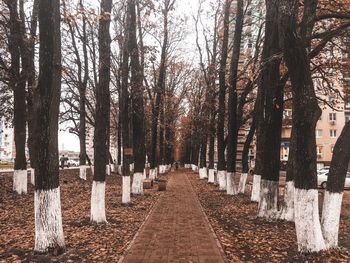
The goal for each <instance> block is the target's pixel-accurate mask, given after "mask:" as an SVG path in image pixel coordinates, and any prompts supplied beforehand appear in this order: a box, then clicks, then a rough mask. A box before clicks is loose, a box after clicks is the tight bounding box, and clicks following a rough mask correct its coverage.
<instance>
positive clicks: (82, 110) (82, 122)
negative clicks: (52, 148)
mask: <svg viewBox="0 0 350 263" xmlns="http://www.w3.org/2000/svg"><path fill="white" fill-rule="evenodd" d="M80 5H81V7H83V5H82V1H81V0H80ZM87 41H88V39H87V35H86V17H85V15H83V41H82V42H83V43H82V44H83V54H84V76H83V80H82V81H81V82H80V85H79V143H80V154H79V165H80V178H82V179H84V180H86V168H87V167H86V88H87V82H88V79H89V58H88V53H87V52H88V51H87ZM80 79H81V77H80Z"/></svg>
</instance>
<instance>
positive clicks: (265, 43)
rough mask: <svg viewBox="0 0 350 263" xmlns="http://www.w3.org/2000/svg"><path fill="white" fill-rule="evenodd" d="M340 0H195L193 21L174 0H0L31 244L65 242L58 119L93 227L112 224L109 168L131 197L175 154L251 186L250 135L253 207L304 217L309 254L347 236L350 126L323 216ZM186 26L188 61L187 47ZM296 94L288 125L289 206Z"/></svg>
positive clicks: (8, 109) (1, 105)
mask: <svg viewBox="0 0 350 263" xmlns="http://www.w3.org/2000/svg"><path fill="white" fill-rule="evenodd" d="M332 2H334V3H332V4H330V3H329V1H325V0H318V1H317V0H304V1H302V0H283V1H282V0H265V1H243V0H237V1H232V0H221V1H210V0H199V5H198V10H197V11H198V12H195V13H194V14H193V16H192V17H183V16H182V15H181V14H179V12H178V11H177V4H178V3H177V1H176V0H160V1H152V0H127V1H119V0H114V1H112V0H101V1H100V2H99V5H97V3H96V2H95V1H88V0H61V1H59V0H1V1H0V10H1V11H0V92H1V93H0V110H1V112H0V117H3V118H5V119H7V120H12V123H13V128H14V135H15V136H14V140H15V148H16V158H15V164H14V175H13V190H14V191H15V192H16V193H18V194H26V193H27V168H30V169H31V174H32V175H33V177H32V180H31V183H32V184H34V185H35V196H34V204H35V246H34V249H35V251H37V252H41V253H47V252H51V251H53V250H54V251H63V250H64V249H65V243H64V235H63V227H62V215H61V204H60V203H61V201H60V186H59V154H58V131H59V125H60V124H61V125H63V126H64V127H66V129H67V130H69V132H71V133H73V134H76V135H77V136H78V138H79V141H80V155H79V163H80V178H81V179H82V180H86V170H87V168H88V167H89V166H91V169H92V173H93V182H92V189H91V214H90V220H91V223H96V224H102V223H106V222H107V218H108V211H106V209H105V207H106V205H105V189H106V183H105V182H106V176H108V175H110V174H111V172H118V173H119V174H120V175H122V189H123V190H122V200H121V202H122V203H124V204H128V203H129V202H130V201H131V193H132V194H143V181H144V179H146V178H149V179H150V180H155V179H157V177H158V176H159V174H163V173H165V172H166V171H167V170H168V169H170V166H171V165H172V164H173V163H174V161H180V160H177V159H176V158H177V156H176V155H175V153H176V152H177V150H178V151H179V152H180V158H181V162H182V163H183V164H185V167H186V168H192V169H193V170H194V171H198V172H199V176H200V178H201V179H205V180H208V183H218V187H219V190H221V191H224V192H225V193H227V194H228V195H237V194H239V193H241V194H244V193H245V190H246V181H247V176H248V171H249V169H250V168H252V167H250V164H249V162H248V154H249V151H250V148H251V145H252V144H253V141H255V147H256V158H255V167H254V173H255V174H254V179H253V185H252V194H251V200H252V201H253V202H258V211H257V215H258V216H259V217H261V218H263V219H266V220H286V221H294V222H295V226H296V233H297V242H298V249H299V251H301V252H310V251H312V252H317V251H320V250H324V249H328V248H333V247H337V245H338V229H339V217H340V210H341V202H342V195H343V188H344V181H345V176H346V171H347V169H348V164H349V160H350V123H349V122H348V123H346V124H345V127H344V129H343V131H342V133H341V135H340V136H339V139H338V141H337V143H336V145H335V147H334V151H333V159H332V163H331V168H330V174H329V177H328V178H329V179H328V182H327V189H326V192H325V198H324V202H323V209H322V216H321V219H320V218H319V211H318V209H319V208H318V207H319V206H318V190H317V174H316V163H317V162H316V161H317V154H316V137H315V127H316V123H317V121H318V119H319V117H320V114H321V108H320V105H321V104H323V105H327V106H329V107H336V104H337V102H338V101H343V100H344V99H347V98H349V96H350V94H347V93H346V92H344V91H343V90H342V88H341V87H342V85H340V86H339V85H337V83H336V81H334V79H336V77H335V76H339V75H341V74H342V73H343V72H344V71H346V70H348V71H349V69H346V68H344V67H345V66H344V65H343V64H342V63H341V60H340V59H339V56H340V55H339V54H342V52H344V50H345V48H344V45H345V43H344V39H346V38H349V37H350V35H349V30H350V16H349V12H348V10H350V2H349V1H347V0H338V1H332ZM190 20H191V21H190ZM189 24H193V25H194V30H192V29H189V28H186V25H189ZM186 30H187V31H190V30H191V31H193V32H191V33H192V34H193V35H194V37H193V38H192V41H193V42H194V43H193V44H194V45H195V46H196V48H197V50H196V52H197V53H196V59H193V60H192V59H191V58H189V57H187V54H186V52H187V51H186V48H185V47H183V41H184V40H185V35H186V33H189V32H187V31H186ZM315 83H317V85H316V84H315ZM328 97H335V98H336V99H335V100H334V101H329V100H328V99H326V98H328ZM287 105H289V106H291V109H292V112H293V116H292V126H293V128H292V135H291V145H290V155H289V161H288V167H287V175H286V179H287V182H286V186H285V191H284V202H283V204H279V203H278V191H279V176H280V146H281V131H282V124H283V112H284V110H285V109H286V107H287ZM242 131H244V132H243V136H242ZM88 136H93V142H94V144H93V145H94V146H93V147H94V156H88V155H87V149H86V142H87V138H88ZM242 138H243V140H244V141H242ZM112 144H113V146H116V149H117V158H116V159H114V157H113V156H114V155H113V154H112V153H111V152H110V149H111V145H112ZM26 147H28V149H29V159H30V165H29V164H27V158H26ZM240 147H241V148H240ZM239 148H240V151H241V154H242V156H241V157H238V149H239ZM216 153H217V154H216ZM207 158H208V160H207ZM91 160H93V162H92V161H91ZM216 160H217V175H215V162H216ZM147 168H149V169H147ZM238 174H240V182H239V185H236V184H235V178H236V177H237V176H238Z"/></svg>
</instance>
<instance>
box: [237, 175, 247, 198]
mask: <svg viewBox="0 0 350 263" xmlns="http://www.w3.org/2000/svg"><path fill="white" fill-rule="evenodd" d="M247 177H248V174H247V173H241V177H240V178H239V185H238V193H240V194H244V192H245V186H246V184H247Z"/></svg>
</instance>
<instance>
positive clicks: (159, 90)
mask: <svg viewBox="0 0 350 263" xmlns="http://www.w3.org/2000/svg"><path fill="white" fill-rule="evenodd" d="M168 12H169V6H168V3H165V7H164V9H163V18H164V22H163V33H164V36H163V43H162V51H161V59H160V66H159V75H158V79H157V83H156V101H155V102H154V106H153V110H152V130H151V134H152V135H151V137H152V138H151V153H150V173H151V174H152V176H151V179H154V178H155V176H156V173H157V172H156V170H157V169H156V168H157V156H156V155H157V137H158V120H159V113H160V107H162V100H163V95H164V92H163V89H164V87H165V86H164V81H165V75H166V57H167V46H168V34H169V32H168V30H169V29H168Z"/></svg>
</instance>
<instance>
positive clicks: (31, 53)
mask: <svg viewBox="0 0 350 263" xmlns="http://www.w3.org/2000/svg"><path fill="white" fill-rule="evenodd" d="M38 5H39V0H34V2H33V11H32V18H31V24H30V39H29V40H28V42H27V49H28V59H29V61H28V76H27V77H28V80H27V81H28V93H27V97H26V99H27V121H28V150H29V158H30V166H31V168H32V171H31V173H33V175H34V173H35V170H34V169H35V166H36V165H35V152H36V148H35V133H34V128H35V127H34V124H33V122H34V120H33V119H34V112H33V96H34V90H35V87H36V81H35V80H36V79H35V62H34V57H35V37H36V31H37V24H38V10H39V8H38ZM23 22H24V21H23ZM32 183H33V184H34V183H35V182H34V180H33V181H32Z"/></svg>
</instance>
